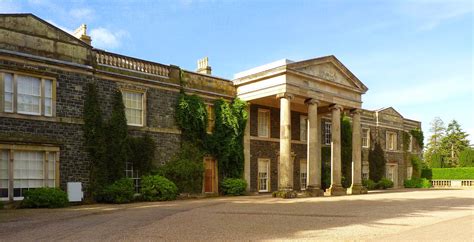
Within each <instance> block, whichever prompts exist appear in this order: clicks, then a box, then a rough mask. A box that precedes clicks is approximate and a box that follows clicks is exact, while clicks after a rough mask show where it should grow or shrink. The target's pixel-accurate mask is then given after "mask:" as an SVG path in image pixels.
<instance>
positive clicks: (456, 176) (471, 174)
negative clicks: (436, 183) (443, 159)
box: [431, 167, 474, 180]
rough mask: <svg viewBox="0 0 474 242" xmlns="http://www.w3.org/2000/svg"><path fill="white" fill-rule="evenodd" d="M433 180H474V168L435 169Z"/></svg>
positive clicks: (433, 170)
mask: <svg viewBox="0 0 474 242" xmlns="http://www.w3.org/2000/svg"><path fill="white" fill-rule="evenodd" d="M431 170H432V173H433V175H432V179H445V180H462V179H474V167H458V168H433V169H431Z"/></svg>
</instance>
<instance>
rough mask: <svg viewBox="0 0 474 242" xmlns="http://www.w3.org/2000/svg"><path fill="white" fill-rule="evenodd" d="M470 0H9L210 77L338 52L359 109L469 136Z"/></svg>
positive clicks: (472, 122) (8, 5)
mask: <svg viewBox="0 0 474 242" xmlns="http://www.w3.org/2000/svg"><path fill="white" fill-rule="evenodd" d="M473 8H474V6H473V3H472V1H470V0H467V1H460V0H459V1H458V0H450V1H437V0H429V1H428V0H417V1H415V0H413V1H408V0H405V1H375V0H372V1H337V0H336V1H329V0H328V1H316V0H314V1H289V0H288V1H283V0H273V1H263V0H261V1H217V0H216V1H212V0H207V1H205V0H203V1H197V0H182V1H152V0H149V1H131V0H129V1H52V0H50V1H48V0H30V1H18V0H17V1H9V0H0V12H2V13H5V12H30V13H34V14H35V15H37V16H39V17H41V18H43V19H45V20H47V21H49V22H52V23H53V24H55V25H57V26H59V27H61V28H63V29H65V30H69V31H71V30H74V29H75V28H76V27H78V26H79V25H80V24H82V23H86V24H87V25H88V31H89V33H90V35H92V39H93V42H92V43H93V45H94V46H95V47H97V48H102V49H106V50H109V51H112V52H117V53H121V54H124V55H130V56H134V57H137V58H142V59H147V60H152V61H156V62H160V63H164V64H174V65H178V66H181V67H182V68H185V69H189V70H194V69H195V68H196V60H197V59H199V58H201V57H204V56H208V57H209V62H210V65H211V66H212V68H213V74H215V75H217V76H221V77H225V78H232V76H233V74H234V73H236V72H239V71H242V70H246V69H249V68H252V67H255V66H259V65H262V64H265V63H268V62H272V61H275V60H279V59H283V58H288V59H291V60H303V59H309V58H314V57H318V56H324V55H331V54H333V55H335V56H336V57H337V58H338V59H339V60H341V61H342V62H343V63H344V64H345V65H346V66H347V67H348V68H349V69H350V70H351V71H352V72H353V73H354V74H355V75H356V76H357V77H358V78H359V79H360V80H361V81H362V82H364V83H365V85H366V86H368V87H369V91H368V92H367V94H365V96H364V97H363V101H364V105H363V107H364V108H366V109H378V108H381V107H387V106H393V107H394V108H395V109H397V110H398V111H399V112H400V113H401V114H402V115H404V117H406V118H410V119H416V120H420V121H422V122H423V130H424V132H425V136H428V135H429V123H430V122H431V121H432V120H433V118H434V117H436V116H439V117H441V119H443V121H444V122H445V123H446V124H447V123H448V122H449V121H450V120H452V119H456V120H458V121H459V122H460V123H461V125H462V128H463V129H464V130H465V131H467V132H468V133H469V134H470V140H471V141H473V140H474V139H473V137H474V80H473V77H474V74H473V55H474V51H473V32H474V31H473Z"/></svg>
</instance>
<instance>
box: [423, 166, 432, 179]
mask: <svg viewBox="0 0 474 242" xmlns="http://www.w3.org/2000/svg"><path fill="white" fill-rule="evenodd" d="M432 177H433V171H432V170H431V169H423V170H421V178H426V179H428V180H431V179H432Z"/></svg>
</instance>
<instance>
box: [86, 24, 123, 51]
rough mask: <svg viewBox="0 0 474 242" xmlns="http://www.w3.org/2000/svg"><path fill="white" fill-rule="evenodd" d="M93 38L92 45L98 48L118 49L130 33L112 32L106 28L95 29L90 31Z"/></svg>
mask: <svg viewBox="0 0 474 242" xmlns="http://www.w3.org/2000/svg"><path fill="white" fill-rule="evenodd" d="M90 36H91V38H92V45H93V46H94V47H96V48H102V49H116V48H118V47H120V45H121V41H122V40H123V38H124V37H126V36H128V33H127V32H125V31H123V30H119V31H111V30H109V29H106V28H102V27H100V28H95V29H92V30H91V31H90Z"/></svg>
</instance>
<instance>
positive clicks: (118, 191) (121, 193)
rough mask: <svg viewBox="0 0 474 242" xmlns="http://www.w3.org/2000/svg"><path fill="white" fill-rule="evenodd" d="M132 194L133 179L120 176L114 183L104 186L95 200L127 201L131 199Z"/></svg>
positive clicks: (133, 192) (133, 190) (133, 189)
mask: <svg viewBox="0 0 474 242" xmlns="http://www.w3.org/2000/svg"><path fill="white" fill-rule="evenodd" d="M134 194H135V187H134V185H133V180H132V179H129V178H121V179H119V180H117V181H115V182H114V183H112V184H110V185H107V186H105V187H104V189H102V192H100V195H99V196H98V197H97V200H98V201H99V202H106V203H129V202H132V201H133V196H134Z"/></svg>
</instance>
